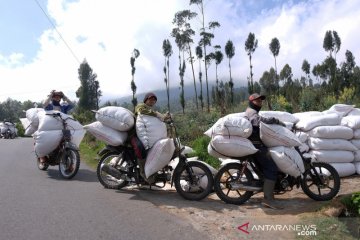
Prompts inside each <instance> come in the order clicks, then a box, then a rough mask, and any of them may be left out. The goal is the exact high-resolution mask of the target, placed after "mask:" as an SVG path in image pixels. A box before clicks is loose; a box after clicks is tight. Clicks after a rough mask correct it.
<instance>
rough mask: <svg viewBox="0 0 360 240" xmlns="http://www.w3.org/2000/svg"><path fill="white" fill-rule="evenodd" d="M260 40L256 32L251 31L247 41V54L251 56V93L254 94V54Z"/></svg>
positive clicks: (249, 84) (249, 82)
mask: <svg viewBox="0 0 360 240" xmlns="http://www.w3.org/2000/svg"><path fill="white" fill-rule="evenodd" d="M257 44H258V40H257V39H256V38H255V34H254V33H249V35H248V38H247V39H246V41H245V51H246V52H247V55H248V56H249V61H250V78H249V80H248V86H249V89H248V91H249V94H252V93H253V92H254V81H253V72H252V68H253V66H252V63H251V59H252V55H253V53H254V52H255V50H256V48H257Z"/></svg>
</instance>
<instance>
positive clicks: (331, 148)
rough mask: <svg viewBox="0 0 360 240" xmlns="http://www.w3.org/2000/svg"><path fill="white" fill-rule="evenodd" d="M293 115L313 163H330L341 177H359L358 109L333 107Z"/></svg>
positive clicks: (359, 126) (350, 106) (342, 106)
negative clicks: (297, 119) (296, 118)
mask: <svg viewBox="0 0 360 240" xmlns="http://www.w3.org/2000/svg"><path fill="white" fill-rule="evenodd" d="M293 115H294V116H296V117H298V118H299V122H297V123H296V127H297V128H299V129H300V131H299V132H298V133H297V134H299V136H300V135H301V136H302V137H301V139H302V142H303V144H304V145H306V146H307V148H308V149H309V153H310V154H311V155H312V156H313V161H319V162H327V163H330V164H331V165H332V166H333V167H334V168H335V169H336V170H337V171H338V173H339V175H340V176H341V177H346V176H350V175H352V174H355V173H358V174H360V155H359V154H360V151H359V150H360V136H359V135H360V109H358V108H355V107H354V106H352V105H346V104H335V105H333V106H332V107H331V108H330V109H328V110H326V111H324V112H316V111H312V112H303V113H294V114H293Z"/></svg>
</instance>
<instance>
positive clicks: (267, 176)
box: [245, 93, 285, 209]
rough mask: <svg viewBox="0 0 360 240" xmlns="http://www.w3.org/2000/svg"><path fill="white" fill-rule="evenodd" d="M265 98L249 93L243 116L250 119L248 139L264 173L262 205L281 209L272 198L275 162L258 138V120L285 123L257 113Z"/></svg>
mask: <svg viewBox="0 0 360 240" xmlns="http://www.w3.org/2000/svg"><path fill="white" fill-rule="evenodd" d="M265 98H266V97H265V96H264V95H260V94H258V93H253V94H251V95H250V96H249V106H248V107H247V109H246V111H245V117H246V118H247V119H248V120H249V121H250V123H251V125H252V127H253V131H252V134H251V136H250V137H249V140H250V141H251V142H252V143H253V144H254V146H255V147H256V148H257V149H258V150H259V151H258V152H257V153H256V160H257V162H258V163H259V165H260V167H261V168H262V171H263V173H264V185H263V192H264V199H263V201H262V205H263V206H265V207H269V208H272V209H282V208H283V207H282V206H281V204H280V203H279V202H278V201H276V200H275V198H274V188H275V183H276V178H277V172H278V168H277V166H276V164H275V162H274V161H273V160H272V159H271V157H270V154H269V151H268V148H267V147H266V146H265V145H264V143H263V142H262V141H261V139H260V122H263V123H266V124H278V125H282V126H285V124H284V123H283V122H281V121H280V120H279V119H277V118H274V117H270V118H265V117H261V116H260V115H259V111H260V110H261V107H262V103H263V100H265Z"/></svg>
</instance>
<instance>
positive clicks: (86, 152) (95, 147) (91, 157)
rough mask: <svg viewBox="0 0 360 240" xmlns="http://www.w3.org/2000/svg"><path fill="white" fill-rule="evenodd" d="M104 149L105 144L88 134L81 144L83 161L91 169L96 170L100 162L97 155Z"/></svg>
mask: <svg viewBox="0 0 360 240" xmlns="http://www.w3.org/2000/svg"><path fill="white" fill-rule="evenodd" d="M104 147H105V143H103V142H101V141H98V140H95V139H94V138H93V137H92V136H90V135H88V134H86V135H85V137H84V139H83V141H82V142H81V144H80V155H81V160H82V161H84V162H85V163H86V164H87V165H88V166H90V167H91V168H93V169H96V166H97V164H98V162H99V156H98V155H97V153H98V152H99V151H100V150H101V149H102V148H104Z"/></svg>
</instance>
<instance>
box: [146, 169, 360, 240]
mask: <svg viewBox="0 0 360 240" xmlns="http://www.w3.org/2000/svg"><path fill="white" fill-rule="evenodd" d="M356 191H360V175H353V176H351V177H347V178H342V179H341V189H340V192H339V193H338V195H337V196H336V198H335V199H334V200H333V201H331V202H330V206H331V203H332V202H337V203H338V201H336V199H339V198H340V197H341V196H343V195H346V194H351V193H353V192H356ZM140 194H141V196H142V197H144V198H145V199H146V200H148V201H151V202H152V203H153V204H154V205H156V206H158V207H159V208H161V209H163V210H164V211H167V212H169V213H171V214H174V217H181V218H183V219H185V220H186V221H188V222H190V223H191V224H192V225H193V226H194V228H195V229H197V230H198V231H200V232H203V233H206V234H207V235H208V236H209V239H216V240H222V239H224V240H225V239H226V240H229V239H295V237H296V235H297V234H299V231H297V230H294V229H290V230H289V229H286V227H289V226H290V225H292V226H294V225H296V224H299V222H300V218H301V217H302V216H305V215H311V214H313V215H314V216H315V214H314V213H315V212H317V211H318V210H319V209H321V207H322V206H325V205H329V202H317V201H314V200H312V199H310V198H309V197H308V196H307V195H305V194H304V193H303V192H302V190H301V188H299V189H293V190H292V191H291V192H287V193H285V194H283V195H277V196H276V198H277V199H279V201H281V203H282V204H283V206H284V209H283V210H272V209H269V208H264V207H262V206H261V200H262V193H259V194H257V195H254V196H253V197H252V198H251V199H250V200H249V201H248V202H247V203H245V204H243V205H240V206H237V205H232V204H226V203H224V202H223V201H221V200H220V199H219V198H218V197H217V195H216V194H215V193H212V194H210V195H209V196H208V197H207V198H206V199H204V200H202V201H187V200H184V199H183V198H181V196H180V195H178V194H177V193H176V191H175V189H174V188H168V187H166V188H164V189H157V188H152V189H151V190H148V189H146V188H145V189H144V188H143V189H141V190H140ZM327 209H328V210H327V211H323V212H322V214H325V215H335V216H337V215H336V214H338V213H339V211H341V206H339V204H335V205H334V207H332V208H327ZM239 228H241V229H242V230H244V231H242V230H240V229H239ZM245 231H247V232H248V233H246V232H245Z"/></svg>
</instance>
